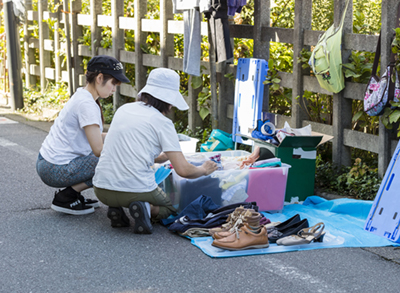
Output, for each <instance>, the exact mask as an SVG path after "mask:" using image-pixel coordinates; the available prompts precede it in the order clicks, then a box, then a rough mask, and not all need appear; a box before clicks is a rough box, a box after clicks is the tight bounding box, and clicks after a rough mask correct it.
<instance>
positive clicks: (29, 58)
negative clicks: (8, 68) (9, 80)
mask: <svg viewBox="0 0 400 293" xmlns="http://www.w3.org/2000/svg"><path fill="white" fill-rule="evenodd" d="M24 2H25V3H24V4H25V9H26V10H32V1H30V0H25V1H24ZM31 24H32V21H28V20H26V21H25V23H24V54H25V86H26V87H27V88H30V87H35V86H36V76H35V75H33V74H31V69H30V65H31V64H34V63H36V62H35V49H33V48H30V47H29V39H30V37H31V33H30V31H29V30H28V28H29V26H30V25H31ZM4 78H5V77H4Z"/></svg>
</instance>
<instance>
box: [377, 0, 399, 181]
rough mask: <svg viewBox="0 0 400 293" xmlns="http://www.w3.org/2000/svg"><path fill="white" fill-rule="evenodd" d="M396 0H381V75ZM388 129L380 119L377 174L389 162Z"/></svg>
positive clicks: (382, 172)
mask: <svg viewBox="0 0 400 293" xmlns="http://www.w3.org/2000/svg"><path fill="white" fill-rule="evenodd" d="M398 5H399V1H398V0H382V20H381V21H382V27H381V31H382V34H381V76H382V74H383V73H384V72H385V70H386V66H387V65H388V64H389V60H390V52H391V39H392V37H393V28H395V27H396V18H397V7H398ZM390 138H391V136H390V131H389V130H388V129H386V128H385V126H384V125H383V123H382V120H380V123H379V142H378V143H379V154H378V155H379V157H378V172H379V176H380V177H383V176H384V175H385V172H386V169H387V167H388V165H389V163H390V159H391V156H392V150H391V148H390Z"/></svg>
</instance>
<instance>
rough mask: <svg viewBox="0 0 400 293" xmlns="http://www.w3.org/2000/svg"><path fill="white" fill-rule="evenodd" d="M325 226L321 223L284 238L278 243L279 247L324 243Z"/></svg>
mask: <svg viewBox="0 0 400 293" xmlns="http://www.w3.org/2000/svg"><path fill="white" fill-rule="evenodd" d="M324 228H325V224H324V223H322V222H319V223H318V224H316V225H314V226H312V227H310V228H305V229H302V230H300V231H299V232H298V233H297V235H290V236H287V237H283V238H281V239H278V240H277V241H276V244H278V245H285V246H290V245H301V244H310V243H311V242H322V241H323V240H324V236H325V232H323V231H324Z"/></svg>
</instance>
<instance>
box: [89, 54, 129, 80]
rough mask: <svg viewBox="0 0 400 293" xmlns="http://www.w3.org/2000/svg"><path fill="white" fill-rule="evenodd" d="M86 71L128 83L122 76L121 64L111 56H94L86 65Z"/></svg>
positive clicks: (123, 75)
mask: <svg viewBox="0 0 400 293" xmlns="http://www.w3.org/2000/svg"><path fill="white" fill-rule="evenodd" d="M87 71H91V72H99V73H106V74H110V75H111V76H112V77H114V78H115V79H117V80H119V81H120V82H129V79H128V78H127V77H126V76H125V74H124V66H123V65H122V63H121V62H119V61H118V60H117V59H115V58H114V57H111V56H107V55H99V56H94V57H93V58H92V59H90V61H89V63H88V65H87Z"/></svg>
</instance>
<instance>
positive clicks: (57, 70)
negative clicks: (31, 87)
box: [54, 0, 61, 84]
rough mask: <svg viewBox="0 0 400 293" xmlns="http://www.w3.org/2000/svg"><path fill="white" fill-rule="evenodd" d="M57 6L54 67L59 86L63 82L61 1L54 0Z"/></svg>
mask: <svg viewBox="0 0 400 293" xmlns="http://www.w3.org/2000/svg"><path fill="white" fill-rule="evenodd" d="M54 5H55V6H56V13H57V20H56V22H55V23H54V67H55V81H56V83H57V84H58V83H59V82H60V81H61V57H60V53H61V46H60V30H61V28H60V22H61V4H60V1H59V0H54Z"/></svg>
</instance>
